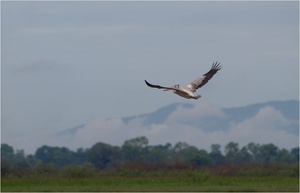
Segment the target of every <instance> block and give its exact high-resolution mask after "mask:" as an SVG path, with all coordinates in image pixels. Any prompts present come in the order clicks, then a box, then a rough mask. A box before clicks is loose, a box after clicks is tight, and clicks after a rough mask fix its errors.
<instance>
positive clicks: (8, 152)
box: [1, 143, 15, 163]
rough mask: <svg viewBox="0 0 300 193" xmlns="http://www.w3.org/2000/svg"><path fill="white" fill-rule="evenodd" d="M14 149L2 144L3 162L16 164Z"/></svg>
mask: <svg viewBox="0 0 300 193" xmlns="http://www.w3.org/2000/svg"><path fill="white" fill-rule="evenodd" d="M14 156H15V155H14V148H13V147H12V146H10V145H8V144H6V143H2V144H1V162H10V163H12V162H14Z"/></svg>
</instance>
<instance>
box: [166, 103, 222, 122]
mask: <svg viewBox="0 0 300 193" xmlns="http://www.w3.org/2000/svg"><path fill="white" fill-rule="evenodd" d="M210 117H214V118H222V117H224V113H223V111H222V110H221V109H220V108H218V107H216V106H214V105H212V104H210V103H200V104H197V105H195V106H194V107H192V108H184V107H182V106H179V107H178V108H177V110H176V111H174V112H173V113H172V114H171V115H170V116H169V117H168V118H167V120H166V123H167V124H174V123H176V124H178V123H188V122H195V121H198V120H199V119H203V118H210Z"/></svg>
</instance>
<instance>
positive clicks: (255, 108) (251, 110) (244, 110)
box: [56, 100, 299, 136]
mask: <svg viewBox="0 0 300 193" xmlns="http://www.w3.org/2000/svg"><path fill="white" fill-rule="evenodd" d="M195 106H196V105H195V104H190V103H174V104H170V105H167V106H164V107H162V108H159V109H158V110H156V111H154V112H151V113H145V114H141V115H136V116H128V117H123V118H121V120H122V121H123V122H124V124H129V123H130V122H131V121H134V120H136V119H138V120H140V121H141V122H142V124H143V126H147V125H151V124H163V123H165V121H166V120H167V119H168V117H169V116H170V115H171V114H172V113H173V112H175V111H176V110H177V109H178V108H182V109H192V108H194V107H195ZM266 107H271V108H274V109H275V110H277V111H279V112H280V113H281V114H282V115H283V116H284V117H286V118H288V119H289V120H293V122H292V123H290V124H289V125H288V126H287V127H286V128H283V129H285V130H286V131H287V132H289V133H293V134H297V135H299V101H298V100H288V101H269V102H264V103H257V104H251V105H247V106H242V107H233V108H221V111H222V112H223V114H224V116H221V117H216V116H211V117H209V116H208V117H199V119H196V120H192V121H190V122H185V124H187V125H191V126H196V127H199V128H201V129H202V130H204V131H216V130H223V131H226V130H228V129H229V125H230V124H232V123H235V122H241V121H243V120H246V119H250V118H251V117H253V116H255V115H256V114H257V113H258V112H259V111H260V110H261V109H263V108H266ZM83 127H85V124H83V125H79V126H76V127H73V128H70V129H67V130H64V131H62V132H60V133H57V134H56V135H57V136H59V135H65V134H75V133H76V132H77V131H78V130H80V129H81V128H83Z"/></svg>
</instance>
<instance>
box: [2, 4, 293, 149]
mask: <svg viewBox="0 0 300 193" xmlns="http://www.w3.org/2000/svg"><path fill="white" fill-rule="evenodd" d="M1 6H2V9H1V19H2V29H1V36H2V37H1V41H2V42H1V44H2V49H1V52H2V53H1V54H2V61H1V83H2V85H1V87H2V89H1V95H2V101H1V108H2V114H1V118H2V120H1V121H2V124H1V126H2V127H1V130H2V132H1V135H2V137H1V138H2V141H3V142H6V143H8V144H13V143H14V142H13V141H14V138H16V137H23V136H29V135H32V134H33V133H36V132H41V131H43V132H44V133H51V132H54V133H55V132H58V131H62V130H64V129H67V128H71V127H74V126H77V125H80V124H85V123H89V122H92V121H94V120H99V119H105V118H119V117H125V116H130V115H138V114H142V113H147V112H152V111H154V110H156V109H158V108H160V107H162V106H165V105H168V104H171V103H175V102H189V103H192V104H198V103H205V102H209V103H211V104H214V105H215V106H217V107H218V108H221V107H236V106H244V105H248V104H252V103H257V102H265V101H270V100H289V99H298V98H299V61H298V59H299V56H298V53H299V3H298V2H297V1H294V2H272V1H269V2H259V1H254V2H238V1H236V2H95V1H92V2H81V1H79V2H66V1H64V2H55V1H54V2H1ZM215 61H219V62H221V65H222V70H221V71H220V72H219V73H218V74H216V75H215V76H214V78H213V79H211V81H210V82H209V83H208V84H207V85H205V86H204V87H203V88H201V89H200V90H198V92H197V93H198V94H200V95H202V98H200V99H199V100H187V99H184V98H181V97H179V96H177V95H174V94H172V93H171V92H170V93H165V92H161V91H160V90H155V89H150V88H148V87H147V86H146V85H145V83H144V79H147V80H148V81H149V82H152V83H155V84H162V85H165V86H171V85H173V84H181V85H186V84H188V83H189V82H191V81H192V80H194V79H195V78H197V77H198V76H200V75H202V74H204V73H206V72H207V71H208V70H209V69H210V67H211V64H212V63H213V62H215ZM23 143H26V142H23ZM18 145H19V147H18V148H22V146H23V145H24V144H21V143H20V144H18Z"/></svg>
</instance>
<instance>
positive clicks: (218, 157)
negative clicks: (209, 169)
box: [209, 144, 225, 164]
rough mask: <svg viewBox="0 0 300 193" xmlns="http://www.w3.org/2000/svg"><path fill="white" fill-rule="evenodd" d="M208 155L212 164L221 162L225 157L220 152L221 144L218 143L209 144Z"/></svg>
mask: <svg viewBox="0 0 300 193" xmlns="http://www.w3.org/2000/svg"><path fill="white" fill-rule="evenodd" d="M209 157H210V158H211V161H212V163H213V164H221V163H224V162H225V157H224V155H223V154H222V152H221V145H219V144H212V145H211V146H210V153H209Z"/></svg>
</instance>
